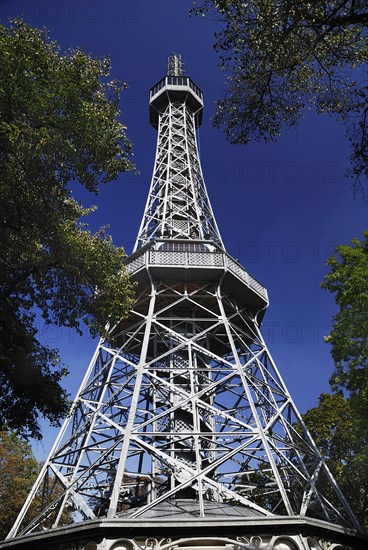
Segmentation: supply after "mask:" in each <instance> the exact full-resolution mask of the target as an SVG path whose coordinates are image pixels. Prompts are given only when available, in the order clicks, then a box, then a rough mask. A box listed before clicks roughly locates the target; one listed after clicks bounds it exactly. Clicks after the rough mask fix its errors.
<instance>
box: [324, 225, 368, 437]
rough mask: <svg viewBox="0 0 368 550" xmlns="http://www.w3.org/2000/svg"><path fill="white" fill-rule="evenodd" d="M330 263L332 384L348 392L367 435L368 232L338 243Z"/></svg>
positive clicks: (325, 282) (329, 341)
mask: <svg viewBox="0 0 368 550" xmlns="http://www.w3.org/2000/svg"><path fill="white" fill-rule="evenodd" d="M327 264H328V265H329V266H330V267H331V271H330V272H329V273H328V274H327V275H326V276H325V278H324V281H323V283H322V285H321V286H322V287H323V288H325V289H327V290H329V291H330V292H332V293H333V294H334V295H335V301H336V304H337V305H338V307H339V310H338V312H337V313H336V315H335V316H334V317H333V326H332V330H331V333H330V334H329V335H328V336H327V338H326V341H327V342H328V343H330V344H331V353H332V357H333V360H334V363H335V371H334V373H333V375H332V378H331V385H332V388H333V389H334V390H337V389H343V390H345V391H347V392H348V393H349V396H350V398H351V402H352V406H353V407H354V409H355V410H356V418H358V419H359V425H360V429H361V430H363V431H364V432H365V433H366V435H367V436H368V427H367V421H366V419H367V418H368V232H366V233H365V234H364V240H363V241H359V240H358V239H353V240H352V243H351V245H341V246H338V247H337V249H336V252H335V254H333V255H332V256H331V258H330V259H329V260H328V262H327Z"/></svg>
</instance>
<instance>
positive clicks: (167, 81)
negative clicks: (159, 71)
mask: <svg viewBox="0 0 368 550" xmlns="http://www.w3.org/2000/svg"><path fill="white" fill-rule="evenodd" d="M182 72H183V68H182V62H181V59H180V56H178V55H177V54H174V55H172V56H170V58H169V63H168V75H167V76H165V77H164V78H161V80H159V82H157V84H155V85H154V86H153V87H152V88H151V89H150V96H149V97H150V111H149V112H150V123H151V124H152V126H153V127H154V128H156V129H158V121H159V113H160V112H162V111H163V109H164V108H165V107H166V106H167V105H168V103H177V102H179V103H186V105H187V106H188V108H189V109H190V110H191V111H192V112H193V113H194V114H196V115H197V116H196V128H199V127H200V126H201V124H202V116H203V93H202V91H201V90H200V89H199V88H198V86H196V84H194V82H193V80H192V79H191V78H189V77H188V76H185V75H183V74H182Z"/></svg>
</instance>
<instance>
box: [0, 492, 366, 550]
mask: <svg viewBox="0 0 368 550" xmlns="http://www.w3.org/2000/svg"><path fill="white" fill-rule="evenodd" d="M186 502H187V503H189V502H190V501H186ZM220 506H221V505H220ZM187 507H188V506H187V504H185V501H177V503H176V504H175V505H173V507H172V509H171V510H170V511H168V510H167V512H168V513H167V517H162V516H160V517H157V518H153V517H150V518H139V519H129V518H128V519H125V518H124V519H112V520H109V519H101V520H96V521H85V522H83V523H81V524H79V525H78V524H74V525H72V526H68V527H62V528H58V529H52V530H50V531H47V532H45V533H37V534H28V535H26V536H23V537H18V538H15V539H9V540H6V541H3V542H0V549H1V550H5V549H9V550H10V549H12V550H366V549H367V548H368V537H367V536H365V535H363V534H361V533H356V532H354V531H348V530H346V529H343V528H342V527H339V526H336V525H333V524H330V523H327V522H325V521H321V520H316V519H312V518H305V517H300V516H294V517H281V516H274V517H267V518H264V517H252V518H247V519H245V518H241V519H240V518H239V517H236V516H227V517H225V516H224V515H217V516H215V515H214V516H213V517H206V518H201V517H193V515H192V513H186V512H185V508H187ZM220 513H221V512H220Z"/></svg>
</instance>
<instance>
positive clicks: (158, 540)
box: [0, 54, 367, 550]
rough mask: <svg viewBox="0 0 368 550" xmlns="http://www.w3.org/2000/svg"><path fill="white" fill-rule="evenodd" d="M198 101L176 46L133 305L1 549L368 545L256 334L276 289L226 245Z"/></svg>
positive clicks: (162, 101)
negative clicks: (206, 170)
mask: <svg viewBox="0 0 368 550" xmlns="http://www.w3.org/2000/svg"><path fill="white" fill-rule="evenodd" d="M202 111H203V97H202V92H201V90H200V89H199V88H198V87H197V86H196V85H195V84H194V82H193V81H192V80H191V79H190V78H189V77H188V76H185V75H184V74H183V65H182V61H181V58H180V56H179V55H176V54H175V55H172V56H171V57H170V58H169V64H168V72H167V76H165V77H164V78H162V79H161V80H160V81H159V82H158V83H157V84H156V85H155V86H154V87H153V88H152V89H151V91H150V122H151V124H152V125H153V126H154V128H156V129H157V131H158V138H157V150H156V158H155V164H154V170H153V177H152V182H151V187H150V190H149V193H148V199H147V204H146V208H145V211H144V215H143V219H142V223H141V226H140V229H139V233H138V237H137V241H136V245H135V249H134V252H133V254H132V255H131V256H130V257H129V258H128V259H127V262H126V264H127V268H128V270H129V271H130V272H131V274H132V277H133V279H134V280H135V281H136V282H137V287H136V288H137V300H136V303H135V305H134V307H133V309H132V311H131V314H130V316H129V317H128V318H127V319H123V320H122V321H121V322H120V323H119V324H118V325H117V326H115V327H113V328H112V329H111V334H110V337H109V338H108V339H106V340H101V341H100V343H99V344H98V347H97V349H96V352H95V354H94V356H93V358H92V361H91V363H90V366H89V368H88V370H87V373H86V375H85V378H84V380H83V382H82V385H81V388H80V390H79V392H78V395H77V397H76V399H75V401H74V403H73V405H72V408H71V411H70V415H69V416H68V419H67V420H66V421H65V424H64V426H63V427H62V429H61V431H60V434H59V436H58V438H57V441H56V442H55V445H54V447H53V449H52V451H51V453H50V456H49V458H48V460H47V461H46V462H45V464H44V466H43V468H42V471H41V473H40V476H39V478H38V480H37V482H36V484H35V486H34V488H33V490H32V492H31V494H30V495H29V498H28V500H27V502H26V503H25V505H24V508H23V510H22V511H21V513H20V515H19V518H18V520H17V521H16V523H15V525H14V527H13V529H12V531H11V532H10V534H9V536H8V539H7V540H6V541H5V542H4V543H2V544H0V547H1V548H17V549H18V548H19V549H33V548H35V549H36V548H37V549H38V550H39V549H43V548H45V549H51V548H52V549H53V550H55V549H56V550H72V549H75V550H76V549H79V550H82V549H84V550H102V549H103V550H144V549H146V550H148V549H150V550H179V549H186V550H194V549H196V550H201V549H206V550H225V549H226V550H247V549H249V550H250V549H268V550H327V549H329V550H333V549H335V550H337V549H339V550H343V549H353V550H355V549H358V548H366V547H367V546H365V545H366V544H367V543H366V541H367V539H366V538H365V537H364V535H361V534H359V531H360V529H359V525H358V523H357V521H356V519H355V517H354V515H353V513H352V512H351V510H350V508H349V505H348V503H347V502H346V501H345V499H344V496H343V495H342V493H341V491H340V490H339V488H338V486H337V484H336V482H335V481H334V479H333V478H332V476H331V474H330V472H329V470H328V468H327V467H326V465H325V463H324V461H323V460H322V458H321V456H320V454H319V452H318V450H317V448H316V446H315V444H314V442H313V441H312V440H311V438H310V436H309V434H308V432H307V430H306V428H305V426H304V424H303V421H302V419H301V417H300V414H299V413H298V411H297V409H296V407H295V405H294V403H293V401H292V398H291V397H290V395H289V393H288V391H287V389H286V387H285V384H284V382H283V380H282V378H281V376H280V374H279V372H278V370H277V368H276V366H275V364H274V362H273V360H272V358H271V356H270V353H269V351H268V349H267V346H266V343H265V342H264V340H263V338H262V336H261V333H260V324H261V321H262V318H263V315H264V312H265V309H266V308H267V305H268V298H267V291H266V289H265V288H264V287H263V286H262V284H260V283H259V282H258V281H257V280H256V279H254V278H253V277H252V276H251V275H250V274H249V273H248V272H247V271H246V270H245V269H244V268H243V267H242V266H241V265H240V264H239V263H238V262H237V261H236V260H234V259H233V258H232V257H231V256H229V254H227V252H226V250H225V247H224V245H223V242H222V239H221V236H220V233H219V230H218V228H217V224H216V220H215V217H214V214H213V211H212V208H211V205H210V202H209V198H208V196H207V191H206V187H205V183H204V179H203V175H202V170H201V165H200V161H199V155H198V148H197V141H196V132H197V129H198V128H199V127H200V125H201V119H202Z"/></svg>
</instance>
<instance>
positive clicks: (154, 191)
mask: <svg viewBox="0 0 368 550" xmlns="http://www.w3.org/2000/svg"><path fill="white" fill-rule="evenodd" d="M185 78H186V77H185ZM186 80H188V81H189V79H187V78H186ZM197 116H198V113H197V112H193V111H192V110H191V109H190V107H188V105H187V102H186V97H185V95H184V97H183V98H182V100H181V101H176V102H171V101H169V102H168V104H167V106H166V108H165V109H164V110H163V111H162V112H160V114H159V126H158V139H157V150H156V159H155V165H154V170H153V177H152V182H151V187H150V190H149V194H148V199H147V204H146V208H145V213H144V216H143V219H142V223H141V227H140V229H139V232H138V237H137V241H136V244H135V250H137V249H138V248H140V247H142V246H144V245H145V244H147V243H149V242H151V241H152V240H153V239H157V238H168V239H202V240H203V239H206V240H211V241H213V242H214V243H216V244H219V245H222V241H221V237H220V233H219V231H218V228H217V224H216V221H215V218H214V215H213V212H212V208H211V205H210V202H209V199H208V195H207V191H206V187H205V183H204V179H203V174H202V169H201V165H200V162H199V157H198V147H197V140H196V124H197V123H196V120H197ZM222 246H223V245H222Z"/></svg>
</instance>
